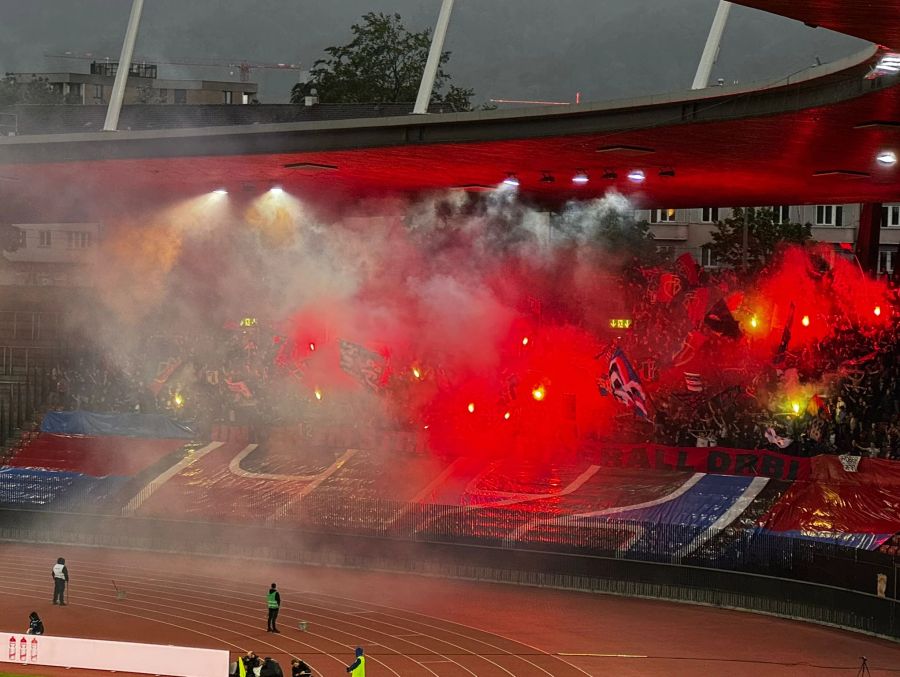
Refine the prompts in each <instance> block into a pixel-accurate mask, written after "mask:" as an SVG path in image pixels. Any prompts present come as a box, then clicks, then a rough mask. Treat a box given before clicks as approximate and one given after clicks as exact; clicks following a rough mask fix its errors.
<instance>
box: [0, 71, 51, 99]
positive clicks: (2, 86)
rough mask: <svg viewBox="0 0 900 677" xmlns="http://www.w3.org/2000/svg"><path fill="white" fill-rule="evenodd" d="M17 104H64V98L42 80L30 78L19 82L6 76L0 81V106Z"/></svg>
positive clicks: (13, 77)
mask: <svg viewBox="0 0 900 677" xmlns="http://www.w3.org/2000/svg"><path fill="white" fill-rule="evenodd" d="M17 103H26V104H56V103H66V98H65V96H63V94H62V91H60V90H59V89H55V88H54V87H53V85H52V84H50V83H49V82H48V81H47V80H46V79H44V78H38V77H35V76H32V77H31V79H30V80H26V81H25V82H20V81H18V80H16V77H15V76H14V75H7V76H6V77H4V78H3V79H0V106H11V105H14V104H17Z"/></svg>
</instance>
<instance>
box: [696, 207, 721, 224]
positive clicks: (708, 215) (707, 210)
mask: <svg viewBox="0 0 900 677" xmlns="http://www.w3.org/2000/svg"><path fill="white" fill-rule="evenodd" d="M718 220H719V208H718V207H704V208H703V214H701V216H700V221H701V222H702V223H715V222H716V221H718Z"/></svg>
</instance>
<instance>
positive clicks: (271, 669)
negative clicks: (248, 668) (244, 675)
mask: <svg viewBox="0 0 900 677" xmlns="http://www.w3.org/2000/svg"><path fill="white" fill-rule="evenodd" d="M259 677H284V673H283V672H282V671H281V666H280V665H279V664H278V661H276V660H275V659H273V658H272V657H271V656H266V658H265V660H264V661H263V664H262V668H261V669H260V671H259Z"/></svg>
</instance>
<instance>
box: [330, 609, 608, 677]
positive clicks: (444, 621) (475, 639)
mask: <svg viewBox="0 0 900 677" xmlns="http://www.w3.org/2000/svg"><path fill="white" fill-rule="evenodd" d="M316 594H319V596H321V597H326V598H331V599H338V600H347V599H348V598H346V597H339V596H336V595H326V594H321V593H316ZM364 603H365V604H369V603H368V602H364ZM372 606H376V607H380V608H382V609H388V610H390V611H396V612H400V613H405V614H410V615H411V616H417V617H420V618H427V619H429V620H431V621H439V622H443V623H449V624H451V625H455V626H459V627H462V628H465V629H467V630H471V631H474V632H476V633H479V634H485V635H488V636H492V637H499V638H500V639H503V640H506V641H507V642H510V643H511V644H518V645H520V646H524V647H526V648H529V649H532V650H533V651H534V652H535V653H537V654H540V655H542V656H549V657H551V658H556V659H557V660H560V661H561V662H562V663H564V664H566V665H567V666H569V667H571V668H572V669H574V670H577V671H578V672H580V673H582V674H584V675H587V677H591V674H590V673H588V672H585V671H584V670H582V669H581V668H579V667H578V666H577V665H573V664H572V663H570V662H569V661H567V660H563V659H560V658H558V656H559V654H552V653H549V652H547V651H544V650H543V649H539V648H537V647H536V646H533V645H531V644H527V643H526V642H522V641H521V640H518V639H510V638H509V637H505V636H503V635H498V634H497V633H491V632H487V631H485V630H481V629H479V628H476V627H475V626H472V625H467V624H466V623H459V622H458V621H449V620H446V619H444V618H438V617H436V616H431V615H429V614H423V613H420V612H418V611H407V610H405V609H397V608H396V607H391V606H386V605H383V604H372ZM386 615H387V614H386ZM409 620H413V621H414V622H417V623H421V624H422V625H423V626H425V627H427V628H432V629H435V630H442V631H443V632H450V633H451V634H456V635H459V636H461V637H465V638H466V639H471V640H474V641H476V642H478V643H480V644H484V645H485V646H489V647H491V648H493V649H496V650H497V651H500V652H502V653H506V654H509V655H510V656H517V655H516V654H514V653H512V652H510V651H506V650H504V649H501V648H500V647H499V646H496V645H494V644H491V643H490V642H486V641H484V640H481V639H478V638H477V637H468V636H466V635H463V634H462V633H457V632H454V631H452V630H448V629H446V628H441V627H439V626H436V625H431V624H428V623H422V621H419V620H414V619H409ZM517 657H518V658H521V659H522V660H524V661H525V662H527V663H531V661H529V660H527V659H525V658H524V657H522V656H517ZM531 664H532V665H533V666H534V667H536V668H538V669H539V670H541V671H542V672H547V671H546V670H544V669H543V668H542V667H540V666H539V665H535V664H534V663H531ZM547 674H552V673H547Z"/></svg>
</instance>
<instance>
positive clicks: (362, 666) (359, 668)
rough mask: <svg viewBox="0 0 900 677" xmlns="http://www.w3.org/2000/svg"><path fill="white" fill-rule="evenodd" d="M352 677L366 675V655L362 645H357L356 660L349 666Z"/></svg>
mask: <svg viewBox="0 0 900 677" xmlns="http://www.w3.org/2000/svg"><path fill="white" fill-rule="evenodd" d="M347 672H349V673H350V675H351V677H366V657H365V656H363V650H362V647H361V646H358V647H356V660H355V661H353V662H352V663H351V664H350V665H348V666H347Z"/></svg>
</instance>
